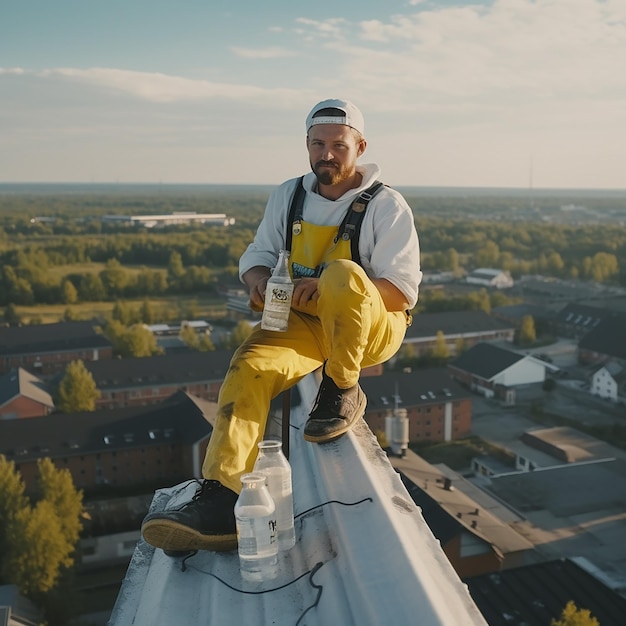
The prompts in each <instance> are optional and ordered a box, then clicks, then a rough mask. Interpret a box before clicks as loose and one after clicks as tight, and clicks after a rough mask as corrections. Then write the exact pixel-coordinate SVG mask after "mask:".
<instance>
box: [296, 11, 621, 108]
mask: <svg viewBox="0 0 626 626" xmlns="http://www.w3.org/2000/svg"><path fill="white" fill-rule="evenodd" d="M416 9H417V10H415V11H413V12H412V13H408V14H405V15H393V16H390V17H389V18H388V19H387V20H384V21H383V20H365V21H361V22H355V23H348V22H346V21H345V20H335V19H332V20H327V21H322V22H319V21H314V20H306V19H300V20H298V21H297V26H296V28H297V29H302V28H305V29H308V31H309V33H310V34H311V35H312V36H314V35H317V34H319V33H324V34H325V35H326V37H325V41H324V46H325V48H326V49H327V50H328V51H329V52H331V53H334V57H335V58H336V59H338V60H340V62H339V63H338V64H337V66H336V68H335V70H336V71H337V72H339V73H340V74H341V76H340V77H339V79H340V80H342V81H344V84H346V83H345V81H349V82H348V83H347V84H356V82H357V81H356V80H355V78H354V77H363V76H367V81H366V82H367V83H368V85H372V84H375V85H378V86H379V87H380V88H379V89H372V90H370V91H369V93H370V94H371V97H372V98H374V99H376V97H377V96H376V94H384V95H383V97H379V98H378V100H379V103H380V104H381V105H382V104H383V102H384V101H387V102H390V101H391V102H395V103H396V106H400V107H401V106H402V105H410V106H415V98H416V96H419V100H420V101H424V99H426V100H430V101H437V100H441V99H442V98H444V99H447V100H448V101H450V98H469V99H472V100H473V99H482V100H484V99H486V98H492V102H493V98H494V96H497V97H498V98H502V99H503V101H504V102H507V103H508V101H509V100H513V99H516V100H518V101H519V99H520V98H523V99H525V100H527V99H531V100H534V99H541V98H547V99H551V98H554V97H560V98H573V99H580V98H581V97H582V98H585V97H588V98H598V97H600V96H602V95H605V96H607V97H619V98H621V99H623V98H625V97H626V82H625V81H624V80H623V75H624V72H623V59H624V55H625V54H626V5H625V4H624V3H623V1H621V0H607V1H598V0H534V1H531V0H515V1H513V0H496V1H495V2H493V4H491V5H486V4H482V5H479V4H470V5H466V6H455V7H441V6H436V7H435V8H432V5H420V6H419V7H416ZM304 35H305V36H306V33H304ZM388 89H391V91H392V95H393V98H389V97H387V96H388V95H389V92H388V91H387V90H388ZM402 94H404V96H402Z"/></svg>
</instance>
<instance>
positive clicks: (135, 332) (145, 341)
mask: <svg viewBox="0 0 626 626" xmlns="http://www.w3.org/2000/svg"><path fill="white" fill-rule="evenodd" d="M112 341H113V340H112ZM113 345H114V346H115V351H116V352H117V353H118V354H119V355H120V356H122V357H129V356H136V357H145V356H153V355H155V354H162V352H163V350H162V349H161V348H160V347H159V346H158V345H157V341H156V337H155V336H154V334H153V333H152V332H151V331H150V330H148V329H147V328H146V327H145V326H144V325H143V324H135V325H134V326H131V327H130V328H124V329H123V331H122V332H121V333H120V334H119V335H117V337H116V340H115V341H113Z"/></svg>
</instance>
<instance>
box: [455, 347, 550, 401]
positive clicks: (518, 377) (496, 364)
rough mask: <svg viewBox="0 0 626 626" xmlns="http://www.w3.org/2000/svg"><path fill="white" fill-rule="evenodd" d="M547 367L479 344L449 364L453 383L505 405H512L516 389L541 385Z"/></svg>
mask: <svg viewBox="0 0 626 626" xmlns="http://www.w3.org/2000/svg"><path fill="white" fill-rule="evenodd" d="M546 367H547V364H546V363H545V362H544V361H541V360H540V359H536V358H534V357H532V356H530V355H527V354H519V353H518V352H513V351H511V350H505V349H504V348H499V347H497V346H494V345H492V344H490V343H479V344H477V345H475V346H473V347H472V348H470V349H469V350H468V351H467V352H464V353H463V354H461V356H459V357H457V358H456V359H454V360H453V361H451V362H450V363H448V368H449V369H450V371H451V372H452V375H453V376H454V377H455V378H456V380H458V381H459V382H461V383H462V384H465V385H467V386H468V387H469V388H470V389H472V391H476V392H477V393H480V394H481V395H484V396H485V397H487V398H492V397H494V396H497V397H500V398H503V399H505V400H506V401H507V402H513V400H514V392H512V390H513V389H514V388H515V387H516V386H519V385H529V384H534V383H543V381H544V380H545V377H546Z"/></svg>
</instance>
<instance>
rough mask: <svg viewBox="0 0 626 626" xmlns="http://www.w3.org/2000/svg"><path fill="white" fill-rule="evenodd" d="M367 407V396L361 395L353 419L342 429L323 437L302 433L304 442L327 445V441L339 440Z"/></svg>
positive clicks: (363, 413)
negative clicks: (361, 397)
mask: <svg viewBox="0 0 626 626" xmlns="http://www.w3.org/2000/svg"><path fill="white" fill-rule="evenodd" d="M366 406H367V396H366V395H365V394H363V399H362V400H361V402H360V403H359V406H358V408H357V410H356V411H355V415H356V416H357V417H355V418H354V419H353V420H352V421H351V422H348V423H346V425H345V426H344V427H343V428H340V429H339V430H335V431H333V432H332V433H328V434H325V435H308V434H307V433H306V432H305V433H304V435H303V436H304V440H305V441H310V442H311V443H328V442H329V441H334V440H335V439H339V437H341V436H342V435H345V434H346V433H347V432H348V431H349V430H351V429H352V428H353V426H354V425H355V424H356V423H357V422H358V421H359V418H361V417H363V415H365V407H366Z"/></svg>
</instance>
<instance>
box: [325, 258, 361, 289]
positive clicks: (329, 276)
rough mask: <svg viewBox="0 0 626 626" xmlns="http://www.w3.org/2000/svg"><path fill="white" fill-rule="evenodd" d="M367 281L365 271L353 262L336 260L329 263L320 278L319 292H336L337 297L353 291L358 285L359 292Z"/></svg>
mask: <svg viewBox="0 0 626 626" xmlns="http://www.w3.org/2000/svg"><path fill="white" fill-rule="evenodd" d="M367 280H368V278H367V274H366V273H365V270H364V269H363V268H362V267H361V266H360V265H359V264H358V263H355V262H354V261H350V260H348V259H337V260H335V261H331V262H330V263H329V264H328V265H327V266H326V267H325V268H324V271H323V272H322V275H321V276H320V283H319V288H318V289H319V291H320V293H322V292H325V293H326V295H328V293H329V292H334V291H337V292H338V293H339V295H341V293H342V292H343V293H345V291H346V290H348V289H353V288H354V287H355V286H357V285H358V290H359V291H360V290H361V288H362V286H363V285H364V283H365V282H366V281H367Z"/></svg>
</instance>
